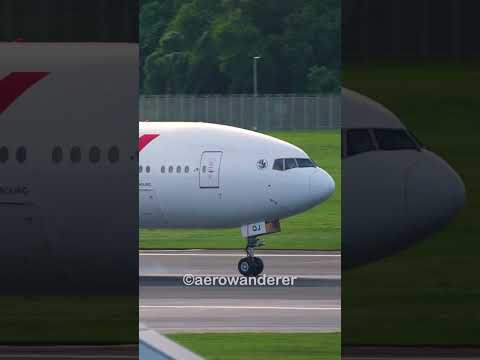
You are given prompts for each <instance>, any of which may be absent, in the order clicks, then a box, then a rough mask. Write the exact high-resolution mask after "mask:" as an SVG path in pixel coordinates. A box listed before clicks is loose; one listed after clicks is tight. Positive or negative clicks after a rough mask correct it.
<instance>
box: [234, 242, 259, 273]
mask: <svg viewBox="0 0 480 360" xmlns="http://www.w3.org/2000/svg"><path fill="white" fill-rule="evenodd" d="M262 245H264V243H263V241H262V240H260V239H257V238H256V237H255V236H250V237H248V238H247V248H246V251H247V256H246V257H244V258H242V259H240V261H239V262H238V271H240V274H242V275H243V276H248V277H250V276H258V275H260V274H261V273H262V271H263V261H262V259H260V258H259V257H256V256H255V248H257V247H260V246H262Z"/></svg>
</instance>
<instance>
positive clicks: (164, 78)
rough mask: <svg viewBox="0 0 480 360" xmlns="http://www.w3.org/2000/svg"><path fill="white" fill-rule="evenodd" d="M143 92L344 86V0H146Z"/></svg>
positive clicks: (321, 89)
mask: <svg viewBox="0 0 480 360" xmlns="http://www.w3.org/2000/svg"><path fill="white" fill-rule="evenodd" d="M139 26H140V33H139V35H140V62H141V75H142V76H141V89H142V92H143V93H145V94H212V93H221V94H226V93H227V94H228V93H251V92H252V91H253V90H252V89H253V86H252V83H253V80H252V78H253V57H255V56H260V57H261V58H260V59H259V60H258V64H257V72H258V91H259V93H328V92H337V91H339V88H340V81H339V78H340V76H339V70H340V1H339V0H289V1H279V0H142V1H141V2H140V23H139Z"/></svg>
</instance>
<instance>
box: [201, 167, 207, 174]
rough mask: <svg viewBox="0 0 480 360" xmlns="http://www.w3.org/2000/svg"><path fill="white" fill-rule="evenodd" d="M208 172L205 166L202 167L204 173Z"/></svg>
mask: <svg viewBox="0 0 480 360" xmlns="http://www.w3.org/2000/svg"><path fill="white" fill-rule="evenodd" d="M206 172H207V167H206V166H205V165H203V166H202V173H206Z"/></svg>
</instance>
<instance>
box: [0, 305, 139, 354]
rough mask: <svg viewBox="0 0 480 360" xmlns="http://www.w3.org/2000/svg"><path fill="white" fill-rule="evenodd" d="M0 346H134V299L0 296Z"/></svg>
mask: <svg viewBox="0 0 480 360" xmlns="http://www.w3.org/2000/svg"><path fill="white" fill-rule="evenodd" d="M0 319H1V320H0V321H1V326H0V344H135V343H137V341H138V297H137V296H131V297H127V296H98V297H93V296H88V297H87V296H86V297H81V296H32V297H21V296H2V297H1V298H0Z"/></svg>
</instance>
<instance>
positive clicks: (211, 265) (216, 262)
mask: <svg viewBox="0 0 480 360" xmlns="http://www.w3.org/2000/svg"><path fill="white" fill-rule="evenodd" d="M244 256H245V252H244V251H240V250H238V251H237V250H170V251H169V250H142V251H140V276H179V275H180V276H183V275H184V274H202V275H207V274H208V275H237V274H238V270H237V264H238V261H239V260H240V259H241V258H242V257H244ZM255 256H258V257H261V258H262V260H263V262H264V265H265V270H264V273H265V274H268V275H297V276H302V277H315V276H317V277H335V276H337V277H339V276H340V272H341V269H340V267H341V261H340V259H341V255H340V252H338V251H285V250H263V251H260V250H257V251H256V252H255Z"/></svg>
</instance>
